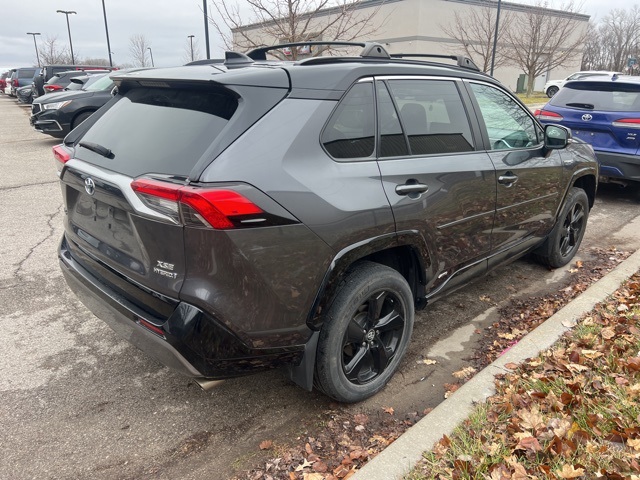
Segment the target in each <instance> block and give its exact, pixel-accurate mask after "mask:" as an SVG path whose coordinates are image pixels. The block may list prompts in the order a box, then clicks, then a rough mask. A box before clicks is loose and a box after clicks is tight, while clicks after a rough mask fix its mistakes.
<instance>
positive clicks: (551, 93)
mask: <svg viewBox="0 0 640 480" xmlns="http://www.w3.org/2000/svg"><path fill="white" fill-rule="evenodd" d="M558 90H560V89H559V88H558V87H549V88H548V89H547V97H549V98H551V97H553V96H554V95H555V94H556V93H558Z"/></svg>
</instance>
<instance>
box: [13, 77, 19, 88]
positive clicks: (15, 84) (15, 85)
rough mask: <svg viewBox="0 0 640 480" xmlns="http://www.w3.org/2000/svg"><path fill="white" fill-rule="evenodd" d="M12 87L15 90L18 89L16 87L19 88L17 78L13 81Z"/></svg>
mask: <svg viewBox="0 0 640 480" xmlns="http://www.w3.org/2000/svg"><path fill="white" fill-rule="evenodd" d="M13 86H14V87H16V88H18V86H20V84H19V83H18V79H17V78H14V79H13Z"/></svg>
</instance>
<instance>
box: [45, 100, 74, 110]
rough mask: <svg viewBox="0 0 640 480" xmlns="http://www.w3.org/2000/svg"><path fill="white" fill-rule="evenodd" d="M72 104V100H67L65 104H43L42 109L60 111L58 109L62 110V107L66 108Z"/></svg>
mask: <svg viewBox="0 0 640 480" xmlns="http://www.w3.org/2000/svg"><path fill="white" fill-rule="evenodd" d="M70 103H71V100H67V101H65V102H55V103H43V104H42V109H43V110H58V109H60V108H62V107H66V106H67V105H69V104H70Z"/></svg>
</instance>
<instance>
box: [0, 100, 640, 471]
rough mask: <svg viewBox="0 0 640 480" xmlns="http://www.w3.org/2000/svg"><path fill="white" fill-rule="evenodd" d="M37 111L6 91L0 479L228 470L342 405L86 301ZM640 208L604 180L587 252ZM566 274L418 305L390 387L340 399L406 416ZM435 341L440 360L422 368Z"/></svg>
mask: <svg viewBox="0 0 640 480" xmlns="http://www.w3.org/2000/svg"><path fill="white" fill-rule="evenodd" d="M28 112H29V109H28V107H22V106H18V105H17V104H16V103H15V101H14V100H13V99H10V98H8V97H6V96H2V95H0V119H2V120H1V121H0V172H1V174H0V205H1V208H2V216H1V218H2V223H1V225H2V228H0V242H1V244H2V249H0V266H1V267H2V269H1V271H0V305H2V307H3V308H2V311H0V345H2V349H0V365H1V367H2V368H0V432H2V434H1V435H0V479H5V478H6V479H11V480H22V479H31V478H39V479H72V478H73V479H75V478H91V479H113V478H123V479H126V478H141V477H144V478H154V479H155V478H161V479H165V478H166V479H169V478H171V479H175V478H180V479H201V478H216V479H218V478H219V479H225V478H230V477H231V476H232V475H233V474H234V473H236V472H237V471H239V470H242V469H243V468H248V467H250V466H253V465H254V464H255V463H256V462H258V461H259V460H260V458H261V457H260V455H261V453H260V450H259V448H258V445H259V443H260V442H261V441H262V440H267V439H270V440H274V442H275V443H277V444H280V445H285V444H287V443H291V442H296V439H297V438H298V437H300V436H303V435H304V434H305V433H306V432H308V431H312V430H313V428H316V427H317V425H319V424H321V423H322V422H323V420H324V417H323V412H324V411H326V410H327V409H329V407H330V406H331V408H336V407H335V406H334V405H332V404H331V402H330V401H329V400H328V399H327V398H325V397H323V396H322V395H319V394H318V393H316V392H311V393H309V392H305V391H303V390H301V389H299V388H297V387H295V386H294V385H293V384H292V383H291V382H290V381H289V380H288V379H287V377H286V375H285V374H284V373H283V372H280V371H273V372H268V373H265V374H260V375H256V376H253V377H246V378H239V379H233V380H229V381H226V382H224V383H223V384H222V385H220V386H219V387H217V388H216V389H214V390H212V391H210V392H203V391H201V390H200V389H199V388H198V387H197V386H196V385H195V384H194V383H193V382H192V381H191V380H189V379H187V378H184V377H181V376H179V375H177V374H175V373H173V372H171V371H170V370H168V369H166V368H164V367H162V366H161V365H159V364H158V363H156V362H155V361H154V360H152V359H150V358H148V357H147V356H145V355H144V354H142V353H141V352H138V351H137V350H136V349H135V348H134V347H132V346H130V345H129V344H128V343H127V342H126V341H124V340H122V339H120V338H118V337H117V336H116V335H115V334H114V333H113V332H112V331H111V330H110V329H109V328H108V327H107V326H106V325H105V324H103V323H102V322H101V321H99V320H98V319H96V318H95V317H93V316H92V315H91V314H90V313H89V312H88V311H87V310H86V309H85V308H84V307H83V306H82V304H80V303H79V302H78V301H77V299H76V298H75V297H74V296H73V295H72V294H71V293H70V291H69V290H68V289H67V287H66V284H65V282H64V280H63V278H62V275H61V273H60V270H59V268H58V261H57V253H56V252H57V246H58V242H59V240H60V238H61V236H62V231H63V229H62V222H63V218H64V210H63V207H62V197H61V191H60V186H59V184H58V181H57V175H56V173H55V172H56V169H55V165H54V160H53V156H52V154H51V147H52V146H54V145H55V144H57V143H58V141H57V140H55V139H52V138H49V137H47V136H45V135H42V134H40V133H37V132H35V131H34V130H33V129H32V128H31V127H30V126H29V122H28ZM637 215H638V201H637V199H636V197H635V194H632V193H628V192H626V191H622V190H617V189H613V188H603V189H601V192H600V193H599V196H598V200H597V202H596V206H595V208H594V209H593V211H592V213H591V218H590V222H589V227H588V229H587V234H586V236H585V240H584V242H583V246H582V248H581V251H580V254H579V255H580V256H579V257H578V258H582V259H585V260H587V259H588V258H589V255H590V253H589V252H590V249H591V248H593V247H602V248H608V247H611V246H615V247H616V248H618V249H627V250H635V249H636V248H637V247H638V242H639V239H638V235H637V222H638V220H637V218H636V217H637ZM567 275H568V274H567V270H566V269H559V270H556V271H553V272H551V271H549V270H547V269H546V268H543V267H540V266H539V265H536V264H534V263H532V262H528V261H526V260H523V261H518V262H516V263H514V264H512V265H509V266H506V267H503V268H500V269H499V270H496V271H495V272H493V273H492V274H490V275H488V276H487V277H485V278H484V279H483V280H482V281H481V282H476V283H475V284H472V285H470V286H468V287H465V288H464V289H462V290H460V291H459V292H456V293H454V294H452V295H450V296H449V297H447V298H446V299H443V300H441V301H438V302H436V303H435V304H433V305H432V306H430V307H429V308H428V309H427V310H425V311H424V312H421V313H420V314H419V315H418V318H417V321H416V325H415V327H414V336H413V338H412V343H411V345H410V349H409V352H408V354H407V357H406V360H405V361H404V362H403V364H402V365H401V368H400V371H399V372H398V374H396V375H395V377H394V378H393V379H392V381H391V382H390V384H389V385H388V387H387V388H386V389H385V390H384V391H382V392H381V393H380V394H378V395H376V396H375V397H373V398H372V399H370V400H367V401H365V402H362V403H360V404H357V405H352V406H344V407H339V408H343V409H344V410H345V411H347V412H350V413H358V412H365V413H370V414H374V413H375V412H380V411H382V408H383V407H393V408H394V409H395V411H396V412H397V414H398V415H401V414H402V412H411V411H422V410H424V409H425V408H433V407H436V406H437V405H438V404H439V403H440V402H441V401H442V399H443V395H444V391H445V389H444V387H443V384H444V383H445V382H447V381H451V379H452V377H451V373H452V372H454V371H457V370H459V369H460V368H462V367H464V366H465V365H467V358H468V356H469V351H470V350H471V349H473V348H474V345H475V344H474V339H473V335H472V333H469V328H470V326H471V332H473V330H474V329H476V328H481V326H482V325H481V324H482V322H491V321H493V317H492V315H493V313H491V312H495V310H496V306H499V305H501V304H504V303H505V302H509V301H510V300H511V299H513V298H525V297H526V296H531V295H538V294H543V293H545V292H553V291H554V290H556V289H557V288H558V286H559V285H562V284H563V282H564V281H565V280H566V277H567ZM487 299H490V302H488V301H487ZM489 307H491V308H489ZM474 319H482V320H478V321H477V322H476V321H473V320H474ZM470 320H472V322H471V324H470ZM436 344H437V345H439V351H440V352H444V353H443V354H442V355H443V356H442V357H438V359H439V362H438V364H437V365H434V366H426V365H424V364H420V363H419V362H418V361H417V360H419V359H421V358H425V357H427V356H428V355H430V349H431V348H432V347H433V346H434V345H436ZM267 454H268V452H267Z"/></svg>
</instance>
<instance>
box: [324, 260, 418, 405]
mask: <svg viewBox="0 0 640 480" xmlns="http://www.w3.org/2000/svg"><path fill="white" fill-rule="evenodd" d="M413 305H414V300H413V294H412V293H411V289H410V288H409V285H408V283H407V281H406V280H405V278H404V277H403V276H402V275H401V274H400V273H398V272H397V271H396V270H394V269H392V268H389V267H386V266H384V265H380V264H377V263H372V262H363V263H360V264H358V265H357V266H356V267H355V268H354V269H353V270H352V271H351V273H349V274H348V275H347V277H346V278H345V279H344V281H343V284H342V285H341V287H340V291H339V292H338V295H337V297H336V298H335V300H334V302H333V304H332V305H331V307H330V308H329V310H328V312H327V314H326V317H325V322H324V324H323V327H322V330H321V332H320V338H319V341H318V351H317V357H316V377H315V378H316V386H317V387H318V388H319V389H320V390H322V391H323V392H324V393H325V394H326V395H328V396H330V397H332V398H334V399H336V400H338V401H340V402H348V403H353V402H359V401H361V400H364V399H366V398H368V397H370V396H372V395H374V394H375V393H377V392H378V391H380V390H381V389H382V388H383V387H384V386H385V385H386V384H387V382H388V381H389V380H390V378H391V377H392V376H393V374H394V372H395V371H396V370H397V368H398V365H399V364H400V361H401V360H402V357H403V355H404V353H405V351H406V349H407V345H408V343H409V339H410V338H411V332H412V330H413V317H414V307H413Z"/></svg>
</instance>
